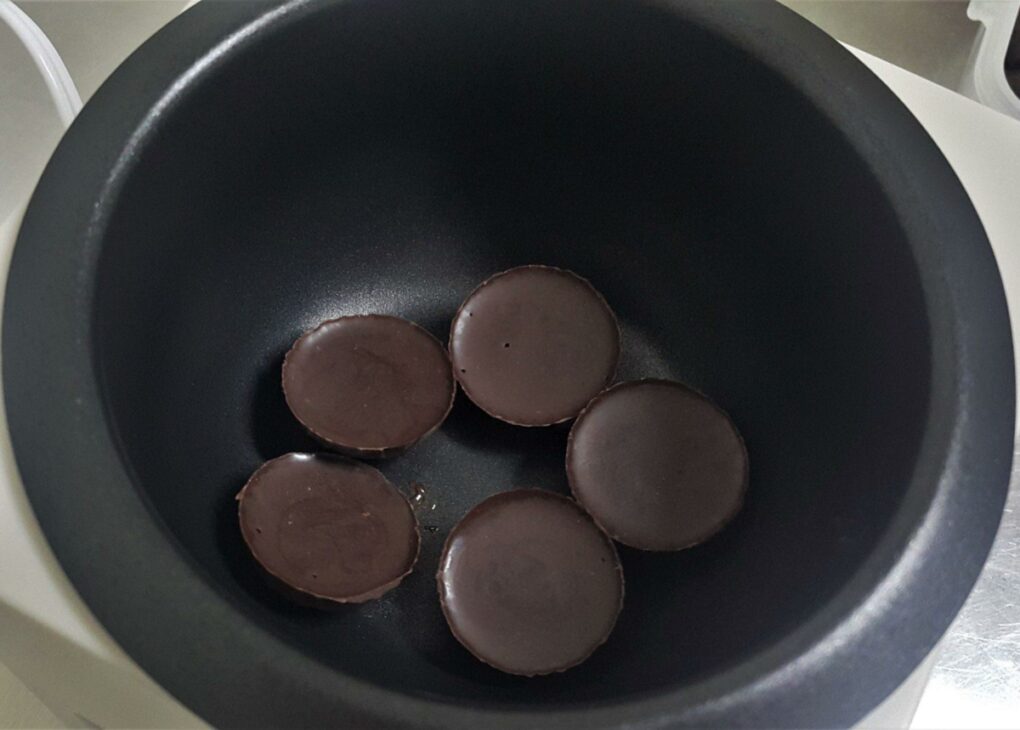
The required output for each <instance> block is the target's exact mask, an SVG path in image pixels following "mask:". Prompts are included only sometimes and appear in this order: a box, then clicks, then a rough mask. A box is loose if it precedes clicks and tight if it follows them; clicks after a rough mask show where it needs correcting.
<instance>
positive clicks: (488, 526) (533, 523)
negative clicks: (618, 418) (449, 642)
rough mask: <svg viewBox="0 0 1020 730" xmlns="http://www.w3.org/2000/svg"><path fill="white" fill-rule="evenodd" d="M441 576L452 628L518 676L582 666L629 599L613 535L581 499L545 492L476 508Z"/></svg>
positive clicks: (455, 537) (454, 538) (452, 538)
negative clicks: (601, 526) (579, 503)
mask: <svg viewBox="0 0 1020 730" xmlns="http://www.w3.org/2000/svg"><path fill="white" fill-rule="evenodd" d="M437 580H438V582H439V600H440V603H441V605H442V608H443V613H444V614H445V616H446V620H447V622H448V623H449V624H450V630H451V631H453V635H454V636H456V637H457V640H458V641H460V643H461V644H463V645H464V646H465V647H466V648H467V649H468V651H470V652H471V653H472V654H474V655H475V656H476V657H478V658H479V659H481V660H482V661H483V662H485V663H486V664H489V665H491V666H493V667H495V668H496V669H500V670H502V671H504V672H508V673H510V674H521V675H525V676H534V675H536V674H549V673H551V672H560V671H563V670H565V669H569V668H570V667H573V666H576V665H577V664H580V663H581V662H583V661H584V660H585V659H587V658H588V657H589V656H590V655H591V653H592V652H593V651H595V649H597V648H598V647H599V646H601V645H602V643H603V642H605V640H606V638H607V637H608V636H609V632H610V631H612V629H613V625H614V624H615V623H616V617H617V615H618V614H619V613H620V608H621V607H622V605H623V572H622V570H621V568H620V561H619V558H618V557H617V555H616V548H615V547H614V546H613V543H612V541H610V540H609V538H608V537H606V535H605V534H604V533H603V532H602V530H600V529H599V528H598V526H596V525H595V523H594V522H592V521H591V518H590V517H589V516H588V515H587V514H585V513H584V510H582V509H581V508H580V507H578V506H577V504H576V503H575V502H574V501H573V500H571V499H568V498H567V497H563V496H560V495H558V494H553V493H552V492H546V491H544V490H541V489H518V490H514V491H510V492H503V493H500V494H497V495H495V496H493V497H489V498H488V499H486V500H485V501H483V502H481V503H480V504H478V505H477V506H475V507H474V509H472V510H471V511H470V512H469V513H468V514H467V516H465V517H464V519H462V520H461V521H460V522H459V523H458V524H457V526H456V527H454V528H453V530H452V531H451V532H450V535H449V537H448V538H447V540H446V546H445V547H444V549H443V555H442V558H441V559H440V563H439V574H438V575H437Z"/></svg>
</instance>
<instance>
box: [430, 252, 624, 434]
mask: <svg viewBox="0 0 1020 730" xmlns="http://www.w3.org/2000/svg"><path fill="white" fill-rule="evenodd" d="M619 354H620V332H619V328H618V327H617V324H616V317H615V316H614V315H613V312H612V310H611V309H610V308H609V305H608V304H606V300H605V299H603V298H602V295H601V294H599V293H598V292H597V291H596V290H595V289H594V288H593V287H592V285H591V284H589V283H588V281H587V280H585V279H582V278H581V277H580V276H578V275H576V274H574V273H572V272H570V271H565V270H563V269H556V268H553V267H550V266H521V267H518V268H516V269H510V270H509V271H505V272H503V273H501V274H496V275H495V276H493V277H492V278H490V279H488V280H487V281H485V282H484V283H482V285H481V286H479V287H478V288H477V289H475V290H474V291H473V292H472V293H471V295H470V296H469V297H468V298H467V299H466V300H465V301H464V303H463V304H462V305H461V307H460V310H459V311H458V312H457V316H456V317H455V318H454V320H453V326H452V328H451V331H450V358H451V360H452V361H453V366H454V375H455V376H456V378H457V380H458V381H460V384H461V387H462V388H463V389H464V392H465V393H467V395H468V397H469V398H470V399H471V400H472V401H474V402H475V404H476V405H477V406H478V407H479V408H481V409H482V410H483V411H485V412H486V413H488V414H490V415H492V416H494V417H496V418H498V419H500V420H503V421H507V422H509V423H513V424H516V425H518V426H548V425H551V424H554V423H560V422H562V421H566V420H569V419H571V418H573V417H574V416H576V415H577V414H578V412H580V410H581V409H582V408H584V405H585V404H586V403H587V402H588V401H589V400H591V398H592V397H593V396H594V395H595V394H596V393H598V392H599V391H600V390H602V389H603V388H604V387H606V385H607V384H608V383H609V381H610V380H612V378H613V374H614V373H615V372H616V361H617V359H618V357H619Z"/></svg>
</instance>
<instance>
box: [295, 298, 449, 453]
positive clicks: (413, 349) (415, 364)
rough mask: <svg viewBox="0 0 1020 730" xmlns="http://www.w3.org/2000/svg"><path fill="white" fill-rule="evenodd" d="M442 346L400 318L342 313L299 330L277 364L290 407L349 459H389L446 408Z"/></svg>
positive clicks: (442, 416) (446, 380) (433, 423)
mask: <svg viewBox="0 0 1020 730" xmlns="http://www.w3.org/2000/svg"><path fill="white" fill-rule="evenodd" d="M455 387H456V386H455V384H454V379H453V374H452V373H451V370H450V361H449V358H448V357H447V355H446V350H445V349H444V348H443V346H442V344H441V343H440V342H439V341H438V340H437V339H436V338H435V337H433V336H432V335H430V334H429V333H428V332H426V331H425V330H424V329H422V328H421V327H419V326H418V325H416V324H414V323H413V322H408V321H407V320H405V319H400V318H399V317H388V316H383V315H378V314H369V315H359V316H353V317H341V318H340V319H333V320H330V321H328V322H323V323H322V324H320V325H319V326H318V327H316V328H315V329H313V330H312V331H310V332H307V333H305V334H304V335H302V336H301V337H300V338H299V339H298V341H297V342H295V343H294V346H293V347H292V348H291V350H290V352H288V353H287V357H286V358H285V359H284V362H283V392H284V395H285V396H286V398H287V405H288V406H290V410H291V412H292V413H293V414H294V415H295V416H296V417H297V419H298V420H299V421H300V422H301V423H302V424H303V425H304V427H305V428H306V429H308V431H309V432H311V434H312V435H313V436H316V437H317V438H319V439H320V440H321V441H323V442H325V443H326V444H329V445H330V446H332V447H333V448H335V449H337V450H338V451H342V452H344V453H346V454H350V455H352V456H361V457H380V456H390V455H392V454H394V453H397V452H399V451H402V450H403V449H405V448H407V447H408V446H410V445H412V444H414V443H415V442H416V441H418V440H420V439H422V438H424V437H425V436H427V435H428V434H430V433H432V431H434V430H435V429H436V428H438V427H439V424H441V423H442V422H443V420H444V419H445V418H446V416H447V414H448V413H449V412H450V408H451V407H452V406H453V396H454V391H455Z"/></svg>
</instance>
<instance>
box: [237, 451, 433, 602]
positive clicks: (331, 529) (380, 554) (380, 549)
mask: <svg viewBox="0 0 1020 730" xmlns="http://www.w3.org/2000/svg"><path fill="white" fill-rule="evenodd" d="M237 500H238V515H239V518H240V522H241V534H242V535H243V536H244V539H245V542H247V543H248V548H249V549H250V550H251V553H252V555H254V556H255V559H256V560H257V561H258V562H259V563H260V564H261V565H262V567H263V568H265V569H266V571H267V572H268V573H269V574H270V575H272V576H273V577H275V578H276V579H277V580H279V581H280V582H282V583H283V584H284V585H286V586H288V587H290V588H292V589H294V590H296V591H299V592H300V593H302V594H305V595H307V596H312V597H314V598H318V599H324V600H327V601H335V602H337V603H360V602H362V601H367V600H369V599H372V598H378V597H379V596H381V595H382V594H383V593H385V592H386V591H388V590H390V589H391V588H393V587H395V586H396V585H397V584H398V583H400V581H401V580H402V579H403V578H404V576H406V575H407V574H408V573H410V572H411V569H412V568H413V567H414V563H415V561H416V560H417V559H418V544H419V534H418V524H417V522H416V521H415V518H414V513H413V512H412V511H411V505H410V504H408V502H407V499H405V498H404V496H403V495H402V494H401V493H400V492H399V491H397V489H396V488H395V487H394V486H393V485H392V484H390V483H389V482H388V481H387V480H386V477H384V476H383V475H382V472H380V471H379V470H378V469H374V468H372V467H370V466H368V465H367V464H362V463H359V462H357V461H352V460H350V459H346V458H344V457H342V456H334V455H331V454H286V455H284V456H281V457H279V458H276V459H273V460H271V461H267V462H266V463H265V464H263V465H262V466H261V467H259V469H258V470H257V471H256V472H255V473H254V474H252V476H251V479H249V480H248V483H247V484H245V486H244V489H242V490H241V492H240V493H239V494H238V495H237Z"/></svg>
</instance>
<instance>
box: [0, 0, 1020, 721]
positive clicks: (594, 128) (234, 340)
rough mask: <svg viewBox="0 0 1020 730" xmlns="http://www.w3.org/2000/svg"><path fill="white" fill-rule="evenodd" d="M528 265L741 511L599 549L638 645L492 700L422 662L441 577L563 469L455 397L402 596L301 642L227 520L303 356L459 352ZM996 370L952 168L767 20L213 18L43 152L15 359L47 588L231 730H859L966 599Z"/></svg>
mask: <svg viewBox="0 0 1020 730" xmlns="http://www.w3.org/2000/svg"><path fill="white" fill-rule="evenodd" d="M533 262H542V263H547V264H550V265H556V266H562V267H565V268H569V269H571V270H575V271H578V272H580V273H582V274H583V275H584V276H585V277H587V278H589V279H590V280H591V282H592V284H593V285H594V286H595V287H596V288H597V289H599V291H601V292H602V293H603V294H604V295H605V297H606V299H607V300H608V301H610V302H612V305H613V309H614V310H615V312H616V313H617V315H618V318H619V321H620V323H621V327H622V343H621V344H622V352H623V357H622V361H621V364H620V373H619V377H620V378H624V379H626V378H634V377H673V378H678V379H681V380H684V381H685V382H689V383H690V384H691V385H692V386H694V387H696V388H698V389H699V390H701V391H703V392H706V393H710V394H711V395H712V397H713V399H714V400H716V401H717V402H718V403H719V405H720V406H721V407H722V408H724V409H726V410H727V411H728V412H729V413H730V414H731V415H732V417H733V419H734V421H735V422H736V423H739V424H740V429H741V432H742V434H743V436H744V437H745V440H746V443H747V448H748V451H749V453H750V456H751V460H752V462H753V464H754V475H753V483H752V484H751V488H750V490H749V492H748V500H747V504H746V505H745V508H744V509H743V510H742V512H741V513H740V514H739V515H738V517H737V518H736V519H735V520H734V521H733V523H731V525H730V526H729V527H728V528H727V529H726V530H725V531H724V532H723V533H721V534H720V535H719V536H718V537H717V538H716V539H714V540H712V541H710V542H709V543H706V544H705V545H704V546H701V547H697V548H694V549H692V550H689V551H685V552H684V553H681V554H665V555H656V554H641V553H636V552H634V551H629V550H624V551H622V554H621V558H622V560H623V564H624V570H625V572H626V575H627V583H628V595H627V608H626V610H625V611H624V612H623V614H622V615H621V617H620V621H619V623H618V625H617V627H616V630H615V631H614V633H613V635H612V636H611V637H610V639H609V641H608V642H607V643H606V645H605V646H603V647H602V648H601V649H600V650H599V651H598V652H596V653H595V655H594V656H592V658H591V659H590V660H589V661H588V662H586V663H585V664H583V665H581V666H579V667H577V668H576V669H574V670H572V671H570V672H566V673H564V674H562V675H556V676H552V677H547V678H542V679H538V680H522V679H520V678H514V677H509V676H504V675H501V674H499V673H498V672H496V671H495V670H489V669H487V668H486V667H484V666H480V665H479V663H478V662H477V661H475V660H474V659H473V658H471V657H470V656H469V655H468V654H467V652H465V651H463V650H462V649H460V647H458V646H457V644H456V642H455V640H454V638H453V637H452V636H450V633H449V632H448V631H447V630H446V627H445V626H444V625H443V620H442V616H441V614H440V609H439V605H438V602H437V601H436V597H435V588H434V581H433V575H434V571H435V567H436V561H437V559H438V555H439V550H440V548H441V545H442V540H443V537H444V535H445V532H446V531H447V530H448V529H449V527H450V526H452V525H453V524H454V523H455V522H456V520H457V519H458V518H459V517H460V516H461V515H463V514H464V513H465V512H466V511H467V509H468V508H469V507H470V506H471V505H473V504H475V503H477V502H478V501H479V500H480V499H481V498H482V497H485V496H487V495H488V494H490V493H492V492H493V491H496V490H499V489H503V488H509V487H511V486H514V485H521V484H541V485H547V486H548V487H549V488H551V489H555V490H557V491H565V486H566V485H565V483H564V472H563V448H564V441H565V439H566V432H565V430H563V429H542V430H535V429H517V428H514V427H512V426H509V425H505V424H500V423H498V422H496V421H494V420H492V419H489V418H488V417H484V416H482V415H481V414H480V413H479V411H478V410H477V409H476V408H474V407H473V406H471V405H470V404H469V403H465V402H464V399H463V398H461V399H459V400H458V403H457V405H456V406H455V408H454V411H453V413H452V414H451V416H450V418H449V420H448V421H447V423H446V424H445V425H444V428H443V429H442V430H441V431H440V432H438V433H437V434H435V435H433V436H432V437H431V438H430V439H428V440H427V441H425V442H423V443H422V444H420V445H419V447H418V448H416V449H413V450H411V451H409V452H408V453H407V454H405V455H404V456H401V457H398V458H397V459H395V460H393V461H392V462H388V463H386V464H384V465H383V470H384V471H385V473H386V474H387V476H388V477H389V478H390V479H391V481H393V482H394V483H396V484H398V485H406V484H407V482H408V481H410V480H411V479H416V480H419V481H421V482H423V483H425V484H427V485H428V487H429V494H430V495H435V497H436V500H437V507H436V509H435V510H434V511H432V512H431V513H430V515H429V519H431V520H433V522H432V523H431V524H430V523H429V522H427V521H425V518H423V520H422V521H423V527H424V528H425V534H424V539H423V545H422V555H421V561H420V563H419V569H418V570H417V571H416V572H415V573H414V574H413V575H411V576H409V577H408V578H407V579H406V580H405V581H404V582H403V583H402V584H401V585H400V586H399V587H398V588H397V589H395V590H394V591H392V592H391V593H389V594H387V596H386V597H384V598H383V599H382V600H380V601H376V602H373V603H371V604H365V605H363V606H356V607H346V609H344V610H341V611H340V612H338V613H336V614H330V615H328V616H320V615H318V614H312V613H310V612H308V611H306V610H301V609H299V608H294V607H292V606H290V605H289V604H287V603H286V602H284V601H282V600H279V599H277V598H276V597H275V595H274V594H273V593H272V592H271V591H269V590H268V589H266V588H265V587H264V586H263V583H262V581H261V579H260V576H258V574H257V571H258V568H257V566H255V565H254V564H253V561H251V560H250V557H249V556H248V555H246V554H245V549H244V545H243V542H242V540H241V537H240V535H239V534H238V531H237V529H236V513H235V507H234V502H233V497H234V495H235V494H236V492H237V490H238V489H239V488H240V487H241V485H242V484H243V483H244V481H245V479H246V478H247V477H248V475H249V474H250V473H251V472H252V470H253V469H254V468H255V467H256V466H257V465H258V464H259V463H260V462H261V461H262V460H263V459H266V458H270V457H274V456H278V455H280V454H282V453H284V452H286V451H291V450H293V451H302V450H307V449H309V448H311V447H312V445H310V442H309V439H308V438H307V437H306V436H305V435H304V434H303V433H302V431H301V429H300V428H299V427H298V425H297V424H296V423H295V422H294V421H293V419H291V418H290V416H289V415H288V414H287V411H286V406H285V404H284V402H283V397H282V394H281V392H280V388H279V369H280V363H281V359H282V357H283V354H284V352H285V351H286V349H287V348H288V347H289V346H290V344H291V343H292V342H293V341H294V339H295V338H296V337H297V336H298V335H299V334H300V333H301V332H303V331H305V330H306V329H308V328H309V327H311V326H313V325H315V324H316V323H318V322H320V321H322V320H324V319H326V318H328V317H333V316H337V315H342V314H346V313H353V312H367V311H377V312H383V313H392V314H398V315H400V316H404V317H408V318H411V319H414V320H415V321H418V322H421V323H424V324H425V325H426V327H427V328H428V329H429V330H430V331H431V332H432V333H433V334H435V335H437V336H440V337H443V336H445V333H446V331H447V328H448V326H449V321H450V318H451V317H452V316H453V314H454V312H455V311H456V308H457V305H458V303H459V302H460V301H461V300H462V299H463V297H464V296H465V295H466V294H467V293H468V292H469V291H470V290H471V289H472V287H473V286H475V285H476V284H477V283H478V282H479V281H481V280H482V279H484V278H485V277H486V276H488V275H489V274H491V273H492V272H494V271H500V270H503V269H506V268H509V267H511V266H514V265H519V264H525V263H533ZM1012 365H1013V362H1012V350H1011V343H1010V335H1009V326H1008V319H1007V314H1006V306H1005V300H1004V297H1003V293H1002V289H1001V286H1000V282H999V278H998V275H997V271H996V268H995V263H994V260H993V258H992V254H991V251H990V248H989V246H988V242H987V240H986V238H985V236H984V233H983V231H982V228H981V225H980V223H979V221H978V219H977V216H976V214H975V213H974V210H973V208H972V207H971V205H970V202H969V201H968V200H967V198H966V195H965V194H964V192H963V190H962V188H961V186H960V184H959V182H958V181H957V179H956V178H955V176H954V175H953V173H952V171H951V170H950V168H949V166H948V164H947V163H946V162H945V160H944V158H943V157H942V156H941V155H940V153H939V152H938V150H937V148H936V147H935V145H934V144H933V143H932V141H931V140H930V139H929V138H928V137H927V136H926V135H925V134H924V132H923V130H922V129H921V127H920V125H918V123H917V122H916V121H915V120H914V119H913V118H912V117H911V115H910V114H909V113H908V112H907V111H906V110H905V109H904V108H903V107H902V105H901V104H900V103H899V102H898V101H897V100H896V99H895V97H894V96H893V95H892V93H891V92H890V91H889V90H888V89H886V88H885V87H884V86H883V85H882V84H881V82H879V81H878V80H877V79H876V78H875V77H874V76H872V75H871V74H870V73H869V72H868V71H867V70H866V69H865V68H864V67H863V66H862V65H861V64H860V63H859V62H858V61H856V60H855V59H853V58H852V57H851V56H850V55H849V54H848V53H847V52H846V51H845V50H844V49H842V48H841V47H840V46H839V45H838V44H837V43H836V42H835V41H833V40H832V39H830V38H828V37H826V36H825V35H824V34H823V33H821V32H820V31H818V30H817V29H815V28H813V27H812V26H810V24H808V23H807V22H806V21H803V20H801V19H799V18H797V17H796V16H795V15H793V14H792V13H791V12H789V11H787V10H785V9H783V8H781V7H779V6H777V5H773V4H764V3H755V2H752V3H748V4H738V3H736V2H726V3H704V4H701V3H693V4H682V5H681V4H678V3H667V2H652V1H650V2H643V3H637V2H627V3H624V2H609V1H607V2H598V3H592V2H589V1H587V0H584V1H582V0H560V1H558V2H548V0H517V1H516V2H512V3H495V2H494V3H481V2H472V1H468V0H444V1H443V2H420V1H419V0H371V1H368V0H351V1H349V2H321V3H314V2H291V3H289V4H287V5H282V6H276V5H266V4H255V5H251V4H244V3H239V2H210V3H200V4H199V5H198V6H197V7H195V8H193V9H192V10H189V11H188V12H187V13H185V14H184V15H183V16H182V17H181V18H179V19H177V20H175V21H174V22H172V23H171V24H169V25H168V26H167V27H166V28H165V29H164V30H162V31H161V32H160V33H158V34H157V35H156V36H155V37H154V38H153V39H151V40H150V41H149V42H147V43H146V44H145V45H144V46H143V47H142V48H141V49H140V50H139V51H138V52H137V53H136V54H135V55H134V56H132V58H130V59H129V60H128V61H127V62H126V63H125V64H124V65H123V66H122V67H121V68H120V69H118V71H117V72H116V73H115V74H114V75H113V77H112V78H111V79H110V80H109V81H108V82H107V83H106V84H105V85H104V86H103V88H102V89H100V90H99V91H98V92H97V94H96V95H95V96H94V97H93V98H92V100H91V101H90V102H89V103H88V104H87V105H86V108H85V109H84V110H83V112H82V114H81V115H80V116H79V118H78V119H77V120H76V122H75V123H74V125H73V127H72V128H71V129H70V131H69V132H68V134H67V135H66V137H65V138H64V140H63V142H62V143H61V145H60V147H59V148H58V150H57V151H56V152H55V154H54V156H53V158H52V160H51V162H50V164H49V166H48V168H47V170H46V172H45V174H44V176H43V178H42V180H41V182H40V184H39V187H38V189H37V191H36V193H35V195H34V198H33V201H32V203H31V205H30V207H29V210H28V212H27V215H26V217H25V221H24V224H23V226H22V230H21V233H20V236H19V241H18V244H17V249H16V251H15V254H14V259H13V262H12V269H11V276H10V281H9V284H8V288H7V293H6V302H5V308H4V322H3V370H4V373H3V374H4V388H5V397H6V407H7V415H8V418H9V422H10V428H11V433H12V437H13V442H14V448H15V453H16V456H17V460H18V464H19V467H20V470H21V473H22V476H23V478H24V481H25V484H26V488H27V490H28V493H29V496H30V499H31V502H32V505H33V507H34V509H35V511H36V513H37V514H38V516H39V519H40V522H41V523H42V526H43V529H44V530H45V532H46V534H47V536H48V538H49V540H50V542H51V544H52V546H53V549H54V550H55V552H56V554H57V556H58V557H59V559H60V560H61V563H62V565H63V566H64V568H65V569H66V570H67V573H68V575H69V576H70V577H71V579H72V581H73V582H74V584H75V585H76V586H77V588H78V589H79V590H80V591H81V594H82V596H83V597H84V599H85V601H86V602H87V603H88V605H89V607H90V608H91V610H93V611H94V612H95V614H96V616H98V618H99V619H100V620H101V621H102V622H103V623H104V625H105V626H106V627H107V629H109V631H110V632H111V634H112V635H113V636H114V637H115V638H116V640H117V641H118V642H119V643H120V644H121V645H122V646H123V647H124V648H125V649H126V651H127V652H128V653H129V654H130V655H131V656H132V657H133V658H134V659H135V660H136V661H137V662H138V663H139V664H140V665H141V666H142V667H143V668H144V669H145V670H146V671H148V672H149V673H150V674H151V675H152V676H153V677H155V678H156V679H157V680H158V681H159V682H161V683H162V684H163V685H164V686H165V687H166V688H167V689H168V690H170V691H171V692H172V693H174V694H175V695H177V696H178V697H180V698H181V699H182V700H183V701H184V702H185V703H186V704H188V705H189V706H191V707H192V708H193V709H195V710H196V711H197V712H198V713H199V714H201V715H202V716H203V717H205V718H207V719H208V720H209V721H211V722H212V723H214V724H216V725H221V726H231V725H239V726H247V727H251V726H266V725H274V726H282V725H295V726H315V727H322V726H326V725H329V726H333V725H337V724H344V725H347V726H350V727H371V726H383V725H386V726H392V725H407V726H422V725H428V726H430V727H443V728H477V727H486V728H510V727H514V728H517V727H535V726H552V725H555V726H559V727H568V728H597V727H617V726H622V725H627V726H628V727H630V728H636V727H649V728H651V727H656V728H658V727H663V726H669V725H675V726H698V727H704V726H740V725H756V726H761V725H769V726H783V725H792V726H801V727H803V726H823V725H825V726H827V725H849V724H851V723H852V722H853V721H855V720H856V719H857V718H859V717H860V716H861V715H863V714H864V713H865V712H866V711H867V710H869V709H870V708H871V707H873V706H874V705H875V704H876V703H878V702H879V701H880V700H881V699H882V698H883V697H885V696H886V695H887V694H888V693H889V692H890V691H891V690H892V689H893V688H894V687H895V686H896V685H897V684H898V683H899V682H900V681H901V680H902V679H903V678H904V677H905V676H906V675H907V674H908V672H909V671H910V670H911V669H912V668H913V667H914V666H915V665H916V664H917V662H918V661H920V659H921V658H922V657H923V656H924V655H925V654H926V653H927V652H928V651H929V649H930V648H931V647H932V646H933V644H934V643H935V641H936V640H937V639H938V637H939V636H940V635H941V633H942V632H943V631H944V629H945V628H946V626H947V625H948V624H949V622H950V620H951V619H952V617H953V616H954V615H955V613H956V611H957V609H958V608H959V606H960V605H961V603H962V602H963V600H964V598H965V597H966V595H967V592H968V591H969V589H970V587H971V585H972V584H973V581H974V579H975V577H976V576H977V574H978V571H979V569H980V567H981V565H982V562H983V560H984V558H985V555H986V552H987V549H988V547H989V545H990V543H991V540H992V537H993V534H994V532H995V527H996V525H997V523H998V519H999V514H1000V511H1001V508H1002V502H1003V498H1004V495H1005V492H1006V485H1007V480H1008V474H1009V467H1010V460H1011V454H1012V436H1013V403H1014V400H1013V398H1014V394H1013V369H1012ZM430 526H431V527H439V528H440V529H439V530H438V531H436V532H432V531H430V530H428V528H429V527H430ZM347 609H349V610H347ZM849 678H853V681H852V682H851V681H849ZM552 710H555V711H556V712H555V714H549V711H552Z"/></svg>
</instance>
